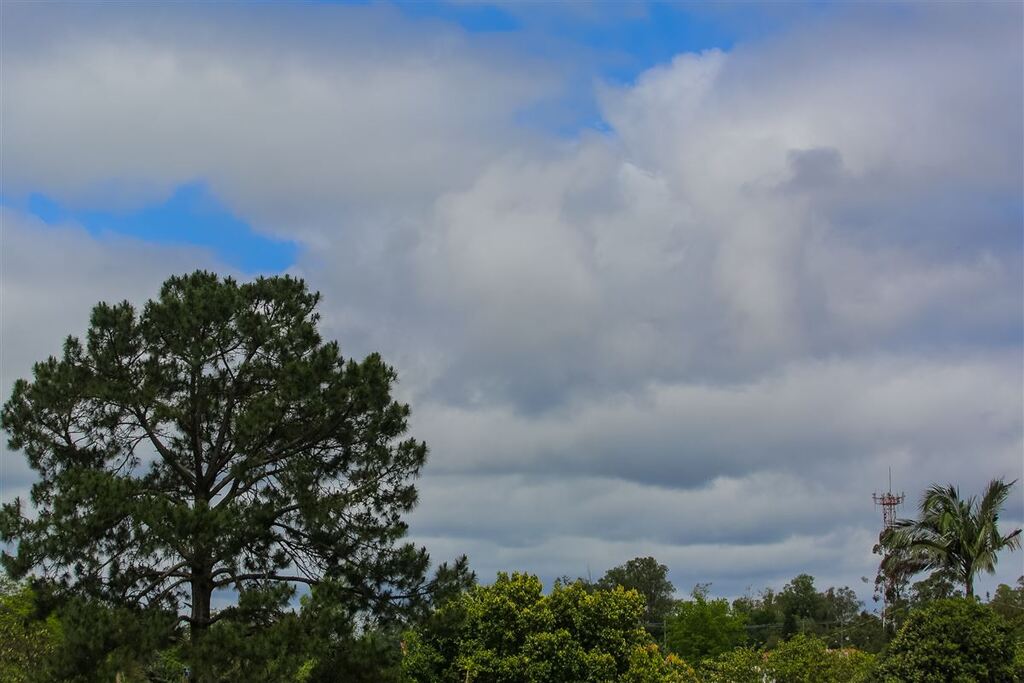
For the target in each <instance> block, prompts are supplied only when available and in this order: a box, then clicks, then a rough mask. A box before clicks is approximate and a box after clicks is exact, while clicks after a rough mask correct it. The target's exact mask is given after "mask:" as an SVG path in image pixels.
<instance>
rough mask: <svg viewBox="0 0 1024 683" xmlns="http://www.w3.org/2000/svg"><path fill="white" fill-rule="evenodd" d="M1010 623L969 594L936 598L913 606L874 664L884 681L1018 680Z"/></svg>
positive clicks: (918, 682) (923, 682)
mask: <svg viewBox="0 0 1024 683" xmlns="http://www.w3.org/2000/svg"><path fill="white" fill-rule="evenodd" d="M1015 645H1016V644H1015V642H1014V639H1013V637H1012V635H1011V630H1010V626H1009V625H1008V624H1007V623H1006V621H1005V620H1004V619H1003V618H1002V617H1000V616H999V615H998V614H996V613H995V612H994V611H993V610H992V609H991V608H989V607H988V606H986V605H982V604H980V603H978V602H976V601H975V600H973V599H970V598H953V599H949V600H937V601H936V602H933V603H932V604H930V605H928V606H927V607H924V608H922V609H919V610H914V611H913V612H911V613H910V616H909V617H908V618H907V622H906V623H905V624H904V625H903V628H901V629H900V631H899V633H898V634H896V637H895V638H894V639H893V641H892V643H891V644H890V646H889V650H888V652H887V653H886V655H885V658H884V660H883V662H882V664H881V666H880V668H879V678H880V680H882V681H885V682H886V683H896V682H900V683H903V682H906V683H931V682H932V681H935V682H938V681H956V682H960V681H963V682H964V683H966V682H967V681H979V682H990V683H997V682H998V683H1004V682H1006V683H1009V682H1010V681H1014V680H1018V678H1017V673H1019V672H1015V671H1014V669H1015V666H1014V655H1015Z"/></svg>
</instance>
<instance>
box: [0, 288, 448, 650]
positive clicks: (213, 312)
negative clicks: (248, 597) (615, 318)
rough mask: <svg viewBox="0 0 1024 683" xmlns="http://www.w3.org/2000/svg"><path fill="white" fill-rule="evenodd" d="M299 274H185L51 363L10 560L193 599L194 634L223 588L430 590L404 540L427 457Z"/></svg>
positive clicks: (83, 586) (25, 387) (359, 606)
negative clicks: (329, 333)
mask: <svg viewBox="0 0 1024 683" xmlns="http://www.w3.org/2000/svg"><path fill="white" fill-rule="evenodd" d="M318 300H319V295H318V294H316V293H311V292H310V291H308V290H307V288H306V286H305V284H304V283H303V282H302V281H301V280H297V279H293V278H290V277H273V278H266V279H263V278H261V279H258V280H256V281H254V282H250V283H245V284H239V283H237V282H235V281H234V280H232V279H230V278H225V279H220V278H218V277H217V276H216V275H214V274H211V273H205V272H196V273H193V274H191V275H187V276H183V277H172V278H171V279H169V280H168V281H167V282H166V283H165V284H164V285H163V288H162V289H161V292H160V296H159V298H158V299H156V300H154V301H149V302H148V303H147V304H146V305H145V307H144V308H143V309H142V310H141V312H138V311H136V310H135V309H134V308H133V307H132V305H130V304H129V303H128V302H124V303H120V304H117V305H109V304H106V303H100V304H99V305H97V306H96V307H95V308H94V309H93V311H92V317H91V322H90V325H89V329H88V333H87V336H86V339H85V343H84V344H83V343H82V342H81V341H80V340H79V339H76V338H74V337H69V338H68V339H67V341H66V342H65V344H64V351H63V355H62V357H60V358H54V357H51V358H49V359H47V360H45V361H43V362H41V363H37V364H36V365H35V367H34V370H33V379H32V380H31V381H26V380H19V381H18V382H17V383H16V385H15V386H14V391H13V395H12V396H11V398H10V400H9V401H8V402H7V403H6V404H5V405H4V408H3V417H2V419H3V428H4V429H5V430H6V431H7V432H8V434H9V436H10V446H11V448H12V449H13V450H16V451H22V452H23V453H24V455H25V456H26V457H27V458H28V461H29V463H30V464H31V466H32V468H33V469H34V470H35V471H36V472H37V474H38V481H37V483H36V484H35V485H34V486H33V488H32V492H31V500H32V506H31V507H32V509H31V510H28V509H25V508H26V507H27V506H23V503H22V501H20V500H14V501H12V502H10V503H8V504H6V505H4V507H3V512H2V514H0V535H2V537H3V540H4V541H6V542H9V543H11V542H13V543H14V544H16V548H17V550H16V552H15V554H13V555H8V554H5V555H4V557H3V561H4V564H5V566H6V568H7V569H8V571H9V572H11V573H12V574H13V575H14V576H16V577H20V576H24V575H26V574H35V575H37V576H40V577H43V578H46V579H48V580H49V581H50V582H52V583H53V584H55V585H58V586H63V587H65V588H67V589H68V590H69V591H71V592H73V593H74V594H76V595H82V596H89V597H97V598H101V599H103V600H105V601H109V602H111V603H115V604H128V605H138V606H143V607H152V608H161V609H170V610H177V611H178V612H179V613H180V614H181V619H182V620H184V621H186V622H187V623H188V625H189V627H190V629H191V632H192V639H193V641H197V640H199V639H201V636H202V634H203V633H204V632H205V631H206V630H207V629H208V628H209V627H210V626H211V624H213V623H214V622H216V621H218V620H219V619H223V618H230V617H231V615H232V609H231V608H228V609H222V610H214V609H212V608H211V597H212V596H213V594H214V592H215V591H218V590H219V589H229V588H230V589H234V590H236V591H238V592H239V593H242V594H244V593H245V592H246V591H252V590H267V589H273V588H275V587H279V586H281V585H282V584H284V585H295V584H297V583H306V584H317V583H319V582H322V581H330V583H331V586H332V592H334V593H335V594H337V595H340V596H343V599H344V600H346V601H348V604H349V606H350V607H351V609H352V610H353V611H361V612H362V613H364V614H373V615H378V616H387V615H389V614H394V612H395V610H396V609H399V608H401V607H402V606H406V607H408V606H409V603H410V601H416V600H417V599H418V598H419V597H422V596H423V595H424V594H425V593H427V592H429V589H430V588H431V585H430V582H429V581H428V580H427V578H426V570H427V567H428V564H429V560H428V556H427V554H426V552H425V550H423V549H422V548H416V547H414V546H412V545H411V544H408V543H403V542H402V540H401V539H402V537H403V535H404V534H405V531H406V525H405V523H404V522H403V521H402V519H401V516H402V514H403V513H405V512H407V511H409V510H410V509H411V508H412V507H413V505H414V504H415V502H416V490H415V488H414V486H413V484H412V483H411V480H412V479H413V478H415V477H416V476H417V475H418V473H419V471H420V468H421V467H422V466H423V463H424V459H425V458H426V455H427V447H426V445H425V444H424V443H423V442H420V441H416V440H414V439H406V440H400V439H401V438H402V437H403V435H404V434H405V432H406V423H407V418H408V416H409V408H408V406H406V405H403V404H400V403H398V402H396V401H394V400H393V399H392V397H391V393H390V390H391V387H392V384H393V383H394V382H395V379H396V376H395V372H394V370H393V369H392V368H390V367H389V366H387V365H386V364H385V363H384V362H383V361H382V360H381V358H380V357H379V356H378V355H376V354H373V355H370V356H368V357H367V358H366V359H365V360H363V361H362V362H356V361H352V360H348V361H346V360H344V359H343V358H342V356H341V353H340V351H339V347H338V345H337V343H335V342H324V341H323V340H322V339H321V337H320V335H319V333H318V331H317V323H318V314H317V312H316V307H317V303H318Z"/></svg>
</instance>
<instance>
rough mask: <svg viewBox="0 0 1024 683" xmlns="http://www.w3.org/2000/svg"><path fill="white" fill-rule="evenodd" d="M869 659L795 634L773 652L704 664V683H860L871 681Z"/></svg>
mask: <svg viewBox="0 0 1024 683" xmlns="http://www.w3.org/2000/svg"><path fill="white" fill-rule="evenodd" d="M874 667H875V658H874V656H873V655H870V654H867V653H866V652H861V651H859V650H854V649H852V648H844V649H841V650H829V649H827V648H826V646H825V643H824V641H822V640H820V639H818V638H815V637H814V636H808V635H804V634H799V635H797V636H794V637H793V638H791V639H790V640H788V641H785V642H783V643H780V644H779V646H778V647H777V648H776V649H774V650H769V651H762V650H755V649H753V648H748V647H741V648H737V649H735V650H731V651H729V652H726V653H724V654H721V655H719V656H718V657H716V658H715V659H708V660H705V661H704V663H703V664H702V665H701V668H700V671H699V673H700V675H701V676H702V677H703V678H702V680H704V681H706V682H707V683H763V682H764V681H774V682H775V683H860V682H866V681H869V680H872V679H871V674H872V672H873V670H874Z"/></svg>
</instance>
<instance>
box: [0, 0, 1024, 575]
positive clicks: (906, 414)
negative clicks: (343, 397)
mask: <svg viewBox="0 0 1024 683" xmlns="http://www.w3.org/2000/svg"><path fill="white" fill-rule="evenodd" d="M4 11H5V13H6V12H8V10H7V9H5V10H4ZM68 11H69V12H71V10H68ZM72 14H74V13H73V12H72ZM162 15H163V16H162V17H161V21H164V22H166V25H167V27H168V28H167V29H166V30H162V31H161V30H158V28H157V24H156V21H155V20H154V19H152V18H150V17H147V16H143V15H141V14H139V13H136V12H127V13H124V14H121V13H119V12H114V11H113V10H109V9H107V10H104V14H103V15H102V17H101V19H104V21H99V20H96V19H93V20H90V19H88V18H83V17H80V16H79V17H77V19H80V20H81V21H77V22H76V21H71V20H70V19H68V18H67V17H68V16H71V15H63V14H60V13H58V14H57V15H54V16H51V15H49V14H47V13H45V12H44V13H43V14H42V15H37V13H36V12H35V11H33V10H30V9H27V10H22V13H21V14H16V15H15V16H14V18H15V19H17V20H18V21H19V22H20V23H19V24H18V25H19V26H22V27H23V28H24V30H23V31H11V30H10V28H7V29H5V34H4V35H5V38H7V37H10V38H11V42H10V45H9V48H8V49H5V58H4V61H3V65H2V71H0V75H2V79H3V85H4V91H5V97H4V100H3V105H2V107H3V111H2V114H3V118H4V127H3V130H2V131H0V140H2V143H3V148H4V172H5V183H6V184H8V185H9V188H7V189H10V190H13V191H22V190H29V189H31V190H38V191H41V192H44V193H47V194H50V195H53V196H56V197H58V198H60V199H65V200H73V201H81V202H85V203H97V202H102V201H107V202H109V201H110V199H111V196H113V195H112V194H111V193H114V194H115V195H116V197H117V199H118V201H119V202H123V203H138V202H141V201H144V200H146V199H147V198H152V197H153V196H156V195H158V194H159V193H160V192H166V191H167V189H168V188H170V187H172V186H174V185H175V184H177V183H180V182H182V181H185V180H191V179H194V178H201V179H204V180H206V181H207V182H208V183H209V185H210V187H211V189H212V191H213V192H214V193H215V194H216V195H217V196H218V197H219V198H222V199H224V201H225V202H226V203H228V204H229V205H230V207H231V209H232V210H233V211H234V212H235V213H236V214H238V215H240V216H241V217H243V218H244V219H246V220H250V221H252V222H253V223H254V225H255V226H256V227H257V228H258V229H259V230H263V231H268V232H272V233H275V234H279V235H282V236H284V237H289V238H293V239H297V240H299V241H300V242H301V243H302V245H303V246H305V247H306V250H305V251H304V252H303V254H302V256H301V257H300V260H299V262H298V263H297V264H296V265H295V267H294V268H293V271H294V272H295V273H298V274H301V275H303V276H305V277H306V278H307V279H308V280H309V282H310V284H311V285H312V286H313V287H314V288H317V289H320V290H322V291H323V293H324V304H323V306H324V328H325V332H326V334H327V335H329V336H332V337H337V338H339V339H340V341H341V343H342V345H343V349H344V350H346V352H347V353H350V354H353V355H360V354H362V353H364V352H368V351H370V350H374V349H380V350H382V351H383V352H384V354H385V356H386V357H387V358H388V359H389V360H390V361H391V362H393V363H394V364H395V365H396V366H397V368H398V370H399V373H400V375H401V376H402V378H403V383H402V385H401V386H400V391H401V394H402V396H404V397H406V398H407V399H408V400H410V401H412V402H413V416H414V418H413V419H414V430H413V434H415V435H416V436H417V437H419V438H425V439H426V440H427V441H428V443H430V444H431V446H432V456H431V461H430V464H429V465H428V467H427V473H428V474H427V476H426V478H425V479H424V480H423V481H422V486H421V488H422V506H421V507H420V508H419V509H418V510H417V512H416V514H415V516H414V526H413V531H414V533H415V534H416V535H417V537H418V538H420V539H422V540H425V541H428V542H429V545H430V547H431V549H432V550H433V552H434V553H435V555H437V556H438V557H442V558H444V557H449V556H451V555H453V554H459V553H462V552H469V554H470V556H471V560H472V561H473V563H474V564H475V565H476V566H477V567H478V568H480V570H481V575H482V578H484V579H489V578H490V576H491V575H492V574H493V571H495V570H497V569H500V568H507V569H513V568H520V569H527V570H532V571H537V572H540V573H541V574H542V575H544V576H546V577H549V578H550V577H553V576H556V575H559V574H566V573H568V574H582V573H583V572H584V571H585V569H586V566H587V563H590V564H591V567H592V569H593V570H594V571H595V572H597V573H599V572H601V571H603V570H604V569H606V568H607V567H608V566H611V565H614V564H619V563H621V562H623V561H625V560H627V559H629V557H632V556H634V555H649V554H650V555H654V556H656V557H658V558H659V559H660V560H661V561H662V562H665V563H667V564H669V565H670V566H671V567H672V568H673V578H674V579H675V580H676V583H677V586H678V587H679V588H680V589H681V590H683V591H685V590H687V589H688V588H689V587H690V585H692V583H694V582H696V581H707V580H712V581H719V580H721V581H722V582H723V583H724V585H722V586H720V587H719V588H720V589H721V590H722V591H723V592H725V593H731V594H736V593H737V592H742V590H743V588H744V587H745V586H746V585H751V584H752V585H753V586H754V587H755V588H757V587H759V586H760V585H762V583H771V582H774V583H776V585H778V584H780V583H782V582H784V581H785V580H786V579H788V578H790V577H791V576H792V575H794V574H796V573H798V572H800V571H811V572H812V573H818V574H819V576H820V577H821V581H820V583H822V584H823V585H828V584H829V583H836V582H847V583H851V582H852V583H856V582H857V581H858V577H859V576H861V575H864V574H869V573H871V571H872V567H871V565H872V562H873V561H874V559H875V558H873V557H872V556H871V554H870V546H871V543H872V542H873V540H874V538H875V534H876V523H877V520H876V519H875V516H876V511H875V510H874V509H873V508H872V507H871V503H870V498H869V496H870V493H871V492H872V491H873V490H874V489H876V488H879V487H880V486H882V485H884V483H885V480H884V477H885V471H886V468H887V467H888V466H889V465H892V466H893V474H894V478H895V480H896V483H897V485H898V486H899V487H901V488H904V489H906V490H907V491H908V492H909V493H912V494H913V492H915V491H918V490H921V489H922V488H923V487H924V486H925V485H927V484H929V483H931V482H932V481H955V482H958V483H960V484H961V486H962V487H963V489H964V490H965V491H968V490H970V491H975V490H978V489H980V487H981V485H982V484H983V483H984V482H985V481H986V480H987V479H989V478H991V477H995V476H1006V477H1011V478H1012V477H1020V476H1024V460H1022V454H1024V441H1022V430H1024V426H1022V418H1021V415H1022V413H1024V399H1022V394H1024V388H1022V358H1021V329H1022V320H1021V310H1022V306H1024V295H1022V284H1024V281H1022V272H1024V269H1022V264H1021V260H1022V256H1021V237H1020V235H1021V229H1022V225H1021V217H1020V215H1019V210H1018V209H1019V188H1020V187H1021V185H1022V183H1024V178H1022V168H1024V163H1022V156H1021V155H1022V151H1021V150H1022V146H1024V144H1022V137H1024V136H1022V128H1024V126H1022V123H1021V118H1022V117H1021V100H1022V87H1024V86H1022V66H1021V63H1020V59H1019V56H1020V53H1021V49H1022V39H1021V33H1020V30H1019V27H1020V22H1019V8H1002V7H997V6H993V5H989V6H986V7H985V8H982V9H980V10H979V9H977V8H973V9H972V10H970V11H967V10H958V9H955V8H945V7H944V8H938V9H937V10H934V11H933V10H931V9H927V8H923V7H915V8H911V9H909V10H908V11H907V12H906V13H904V14H901V15H900V17H899V19H898V20H891V19H892V17H891V16H890V15H889V14H886V13H884V12H881V11H880V10H878V9H877V8H858V9H856V10H850V11H847V12H843V13H840V16H839V19H836V17H835V16H832V17H831V18H828V17H826V18H819V19H815V20H814V21H813V22H797V23H796V24H794V25H793V26H792V27H791V28H790V29H789V30H788V31H787V32H785V33H783V34H781V35H779V36H776V37H775V38H769V39H763V40H760V41H755V42H751V43H749V44H741V45H739V46H738V47H737V48H736V49H735V50H733V51H731V52H729V53H723V52H717V51H712V52H706V53H702V54H684V55H680V56H678V57H677V58H676V59H675V60H673V61H672V62H671V63H670V64H665V65H663V66H660V67H657V68H654V69H651V70H650V71H648V72H647V73H645V74H643V75H642V76H641V77H640V78H639V79H638V81H637V82H636V83H635V84H632V85H627V86H617V87H602V88H601V91H600V93H599V97H600V103H601V107H602V112H603V114H604V117H605V119H606V120H607V121H608V122H609V123H610V124H611V126H612V128H613V131H612V132H611V133H610V134H607V135H599V134H596V133H589V134H588V133H583V134H581V135H580V137H579V138H578V139H576V140H568V141H567V140H564V139H559V140H555V139H553V138H551V139H549V138H545V137H542V136H538V135H536V134H527V133H526V132H524V131H523V130H522V129H520V128H517V127H516V126H515V124H514V112H515V111H517V110H518V109H520V108H522V107H524V106H528V105H529V104H531V103H535V102H537V101H538V100H539V99H542V98H545V97H551V96H552V93H553V92H555V91H556V88H557V87H559V86H560V85H563V84H562V83H560V81H559V79H560V78H561V72H560V71H559V65H558V64H547V65H545V68H544V69H542V70H538V69H536V68H535V66H536V63H535V62H530V61H529V60H527V59H526V58H525V57H523V56H518V55H516V54H515V52H514V51H513V50H510V49H509V46H508V44H507V43H502V44H501V49H500V50H497V51H493V52H492V51H488V49H487V48H488V44H487V43H486V40H489V39H485V38H481V37H477V38H471V37H467V36H466V35H464V34H461V33H459V32H453V31H451V30H449V29H446V28H442V27H440V26H439V25H427V24H413V23H410V22H406V21H404V20H400V19H399V17H398V16H397V15H396V14H394V13H391V12H390V10H386V9H381V8H378V7H375V8H368V9H359V8H329V9H323V8H318V9H315V10H310V9H309V8H301V9H300V8H293V7H288V8H264V9H262V10H260V11H259V12H256V14H255V15H253V16H252V17H246V18H244V19H240V18H239V16H238V15H237V14H236V13H233V10H231V9H225V8H216V9H209V8H198V9H197V8H189V9H187V10H181V9H173V10H172V9H168V10H164V11H163V12H162ZM61 17H63V18H61ZM72 18H75V17H72ZM10 25H11V22H10V21H9V22H8V27H9V26H10ZM33 27H34V28H33ZM44 28H45V29H48V30H49V33H46V34H44V33H41V32H40V31H42V30H43V29H44ZM33 31H35V32H34V33H33ZM46 35H49V36H51V37H50V38H46V37H45V36H46ZM32 36H37V37H38V39H32ZM494 40H499V39H496V38H495V39H494ZM520 57H521V58H520ZM1014 202H1017V203H1014ZM58 262H59V263H60V264H61V265H60V267H57V266H56V265H55V264H57V263H58ZM200 263H202V264H209V265H210V266H211V267H214V266H215V265H216V264H213V263H212V262H211V261H210V260H209V259H208V257H206V256H202V255H197V254H196V253H193V252H188V251H180V250H179V251H173V252H172V251H170V250H168V249H167V248H166V247H156V246H153V245H140V244H133V243H129V242H127V241H121V240H114V239H107V240H106V241H102V242H97V241H95V240H94V239H93V238H91V237H88V236H86V235H85V234H84V233H81V232H80V231H76V230H74V229H69V228H65V229H60V230H55V229H51V228H44V227H43V226H40V225H38V224H29V223H28V222H26V221H25V220H24V219H23V218H22V217H18V216H15V215H14V214H12V213H11V212H6V213H5V214H4V272H3V289H4V306H5V308H4V314H3V342H4V343H3V346H4V359H3V364H2V365H3V373H4V379H3V384H4V386H5V387H9V385H10V381H11V379H10V378H13V377H14V376H17V375H24V374H25V373H26V372H27V369H28V365H29V364H30V362H31V360H33V359H35V358H38V357H40V356H41V355H45V354H46V353H49V352H52V351H53V350H56V348H57V344H59V340H60V338H61V336H62V335H63V334H65V333H67V332H70V331H76V330H79V329H81V328H82V327H83V326H84V323H85V316H86V314H87V311H88V308H89V306H90V305H91V304H92V303H94V302H95V301H96V300H98V299H101V298H121V297H123V296H125V295H128V296H132V297H134V296H138V297H139V298H140V299H141V298H145V297H148V296H152V295H153V294H154V293H155V292H156V289H157V285H158V283H159V282H160V281H162V280H163V279H164V277H166V275H168V274H169V273H171V272H177V271H181V270H187V269H189V268H191V267H194V265H196V264H200ZM4 459H5V462H9V461H10V459H9V457H8V456H7V455H5V456H4ZM6 476H7V471H6V470H5V477H6ZM18 476H19V477H20V476H21V475H18ZM1011 508H1012V509H1011V510H1009V511H1008V518H1009V519H1013V518H1016V519H1021V518H1024V498H1022V499H1020V500H1015V501H1014V502H1013V504H1012V506H1011ZM709 510H710V511H713V512H710V513H709V512H707V511H709ZM1017 559H1019V558H1012V559H1007V560H1005V561H1004V563H1003V565H1002V566H1001V569H1000V574H999V575H998V578H1001V579H1002V580H1012V579H1013V578H1015V576H1016V575H1017V573H1019V572H1018V571H1016V570H1017V569H1018V568H1019V562H1017ZM719 577H721V579H720V578H719ZM854 587H856V588H862V586H860V585H855V586H854ZM862 594H864V592H863V590H862Z"/></svg>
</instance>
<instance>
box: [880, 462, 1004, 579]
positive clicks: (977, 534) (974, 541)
mask: <svg viewBox="0 0 1024 683" xmlns="http://www.w3.org/2000/svg"><path fill="white" fill-rule="evenodd" d="M1015 483H1016V482H1015V481H1013V482H1010V483H1006V482H1004V481H1002V480H1000V479H995V480H993V481H992V482H990V483H989V485H988V487H987V488H986V489H985V493H984V494H983V495H982V497H981V498H980V499H978V498H975V497H973V496H972V497H970V498H961V497H960V491H959V489H957V488H956V487H955V486H953V485H952V484H950V485H948V486H938V485H936V486H932V487H931V488H929V489H928V491H927V492H926V493H925V495H924V497H923V498H922V500H921V506H920V519H916V520H913V519H903V520H899V521H897V523H896V528H895V529H893V530H891V531H888V532H885V533H884V534H883V537H882V539H881V540H882V546H883V547H884V548H885V549H886V550H888V553H887V554H886V555H885V556H884V558H883V560H882V564H881V567H882V569H883V571H885V572H887V573H889V574H891V575H901V574H902V575H906V574H908V573H909V574H912V573H916V572H919V571H930V570H937V569H945V570H948V571H950V572H952V574H953V575H954V576H956V579H957V581H958V582H959V583H961V584H962V585H963V586H964V588H965V590H966V592H967V597H971V598H972V597H974V577H975V576H976V575H977V573H978V572H980V571H984V572H987V573H990V574H991V573H993V572H994V571H995V566H996V560H997V556H998V554H999V552H1000V551H1002V550H1016V549H1017V548H1019V547H1020V533H1021V530H1020V529H1016V530H1014V531H1011V532H1010V533H1008V534H1005V535H1004V534H1002V533H1001V532H1000V531H999V528H998V522H999V513H1000V511H1001V510H1002V507H1003V505H1004V504H1005V503H1006V499H1007V496H1008V495H1009V492H1010V489H1011V488H1012V487H1013V485H1014V484H1015Z"/></svg>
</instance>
